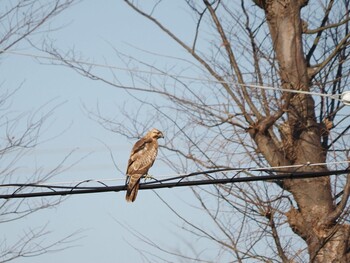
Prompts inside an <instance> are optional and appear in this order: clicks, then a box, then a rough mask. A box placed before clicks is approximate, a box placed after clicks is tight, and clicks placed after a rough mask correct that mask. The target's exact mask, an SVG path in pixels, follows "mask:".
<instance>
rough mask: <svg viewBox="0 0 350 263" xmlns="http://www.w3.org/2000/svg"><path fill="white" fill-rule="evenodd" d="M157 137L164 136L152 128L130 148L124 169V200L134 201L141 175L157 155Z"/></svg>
mask: <svg viewBox="0 0 350 263" xmlns="http://www.w3.org/2000/svg"><path fill="white" fill-rule="evenodd" d="M159 138H164V135H163V133H162V132H161V131H159V130H157V129H155V128H153V129H151V130H150V131H149V132H147V134H146V135H145V136H144V137H142V138H141V139H140V140H138V141H137V142H136V143H135V145H134V147H133V148H132V150H131V153H130V158H129V161H128V167H127V169H126V184H127V190H126V196H125V199H126V201H128V202H134V201H135V199H136V196H137V192H138V190H139V184H140V180H141V178H142V177H143V176H145V175H146V176H147V175H148V170H149V169H150V168H151V167H152V165H153V163H154V161H155V159H156V157H157V154H158V139H159Z"/></svg>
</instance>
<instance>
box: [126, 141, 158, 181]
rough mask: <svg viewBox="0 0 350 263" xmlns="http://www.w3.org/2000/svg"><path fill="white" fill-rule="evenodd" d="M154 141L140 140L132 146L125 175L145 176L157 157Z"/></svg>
mask: <svg viewBox="0 0 350 263" xmlns="http://www.w3.org/2000/svg"><path fill="white" fill-rule="evenodd" d="M154 143H155V144H157V143H156V141H154V140H152V139H145V138H142V139H140V140H139V141H138V142H136V144H135V145H134V147H133V149H132V151H131V154H130V159H129V162H128V168H127V172H126V174H127V175H132V174H146V173H147V172H148V169H149V168H150V167H151V166H152V164H153V162H154V160H155V157H156V155H157V147H155V146H156V145H155V144H154Z"/></svg>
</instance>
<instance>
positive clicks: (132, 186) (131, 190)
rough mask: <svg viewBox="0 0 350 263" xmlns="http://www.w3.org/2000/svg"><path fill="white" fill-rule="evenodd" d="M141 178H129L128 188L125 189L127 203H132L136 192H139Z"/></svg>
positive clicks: (134, 176) (136, 176)
mask: <svg viewBox="0 0 350 263" xmlns="http://www.w3.org/2000/svg"><path fill="white" fill-rule="evenodd" d="M141 176H142V175H140V176H138V175H131V176H129V177H130V179H129V182H128V187H127V189H126V196H125V199H126V201H128V202H134V201H135V199H136V196H137V192H138V190H139V185H140V179H141Z"/></svg>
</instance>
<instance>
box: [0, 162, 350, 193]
mask: <svg viewBox="0 0 350 263" xmlns="http://www.w3.org/2000/svg"><path fill="white" fill-rule="evenodd" d="M342 164H345V165H346V164H348V165H350V160H348V161H334V162H323V163H311V162H307V163H305V164H293V165H283V166H272V167H238V168H223V170H219V171H221V172H223V171H236V172H243V171H249V172H254V171H255V172H259V171H265V172H267V171H270V172H281V171H282V170H288V171H290V169H294V172H295V171H296V170H298V169H299V168H302V167H306V166H307V167H314V166H331V165H342ZM214 171H218V170H214ZM199 173H202V172H199ZM193 175H197V174H196V172H194V173H190V174H188V173H180V174H164V175H158V176H157V179H162V180H163V179H164V180H169V179H173V178H181V177H189V176H193ZM124 180H125V176H124V177H119V178H112V179H111V178H106V179H86V180H83V181H64V182H63V181H61V182H50V186H54V185H78V184H79V185H81V184H82V183H93V182H95V183H107V182H113V181H124ZM34 184H35V185H38V186H39V185H47V183H31V185H34ZM10 185H11V184H8V185H7V187H8V186H10ZM21 185H23V186H25V185H26V184H25V183H23V184H21ZM4 186H5V185H1V184H0V188H1V187H4Z"/></svg>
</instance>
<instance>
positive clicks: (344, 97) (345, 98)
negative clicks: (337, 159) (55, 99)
mask: <svg viewBox="0 0 350 263" xmlns="http://www.w3.org/2000/svg"><path fill="white" fill-rule="evenodd" d="M1 53H5V54H12V55H18V56H26V57H32V58H36V59H46V60H56V61H61V59H60V58H56V57H53V56H44V55H35V54H30V53H24V52H18V51H9V50H4V49H0V54H1ZM65 61H66V62H68V63H71V64H74V63H76V64H80V65H85V66H94V67H101V68H108V69H115V70H120V71H127V72H137V73H146V74H153V75H161V76H168V77H174V78H181V79H187V80H192V81H201V82H202V81H206V82H213V83H220V84H222V83H227V84H231V85H238V86H241V87H247V88H255V89H263V90H273V91H283V92H289V93H296V94H306V95H314V96H320V97H327V98H330V99H332V100H339V101H342V102H344V104H345V105H350V100H349V91H345V92H343V93H342V94H324V93H318V92H311V91H304V90H294V89H282V88H276V87H270V86H262V85H256V84H244V83H238V82H231V81H219V80H213V79H203V78H195V77H189V76H179V75H174V74H168V73H164V72H155V71H148V70H141V69H130V68H123V67H117V66H112V65H107V64H100V63H92V62H85V61H79V60H69V59H65Z"/></svg>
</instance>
